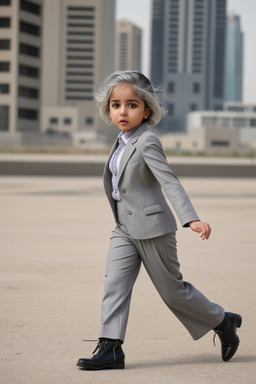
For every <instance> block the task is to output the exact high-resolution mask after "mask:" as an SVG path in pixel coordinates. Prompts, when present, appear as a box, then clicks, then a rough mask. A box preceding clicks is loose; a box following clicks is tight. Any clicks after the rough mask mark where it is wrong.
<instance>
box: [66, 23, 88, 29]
mask: <svg viewBox="0 0 256 384" xmlns="http://www.w3.org/2000/svg"><path fill="white" fill-rule="evenodd" d="M67 26H68V27H71V28H72V27H74V28H93V27H94V24H92V23H87V24H85V23H82V24H79V23H68V24H67Z"/></svg>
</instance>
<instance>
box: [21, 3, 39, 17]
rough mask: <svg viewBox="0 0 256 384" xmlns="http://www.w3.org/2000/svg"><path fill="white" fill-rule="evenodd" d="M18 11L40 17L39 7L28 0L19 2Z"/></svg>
mask: <svg viewBox="0 0 256 384" xmlns="http://www.w3.org/2000/svg"><path fill="white" fill-rule="evenodd" d="M20 9H22V10H23V11H26V12H29V13H33V14H34V15H39V16H40V15H41V6H40V5H38V4H35V3H32V2H31V1H28V0H20Z"/></svg>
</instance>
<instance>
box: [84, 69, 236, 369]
mask: <svg viewBox="0 0 256 384" xmlns="http://www.w3.org/2000/svg"><path fill="white" fill-rule="evenodd" d="M95 98H96V101H97V103H98V106H99V111H100V116H101V118H102V119H103V120H104V121H105V122H106V123H107V124H110V123H111V122H112V123H113V124H114V125H115V126H116V127H118V128H119V129H120V131H121V132H120V134H119V135H118V137H117V140H116V141H115V143H114V145H113V147H112V150H111V152H110V155H109V158H108V161H107V163H106V166H105V170H104V176H103V177H104V187H105V191H106V194H107V197H108V200H109V203H110V206H111V208H112V211H113V215H114V218H115V222H116V226H115V228H114V230H113V233H112V237H111V240H110V246H109V251H108V256H107V265H106V280H105V288H104V296H103V301H102V313H101V328H100V333H99V342H98V345H97V347H96V350H95V351H94V352H93V353H95V352H96V351H97V353H96V354H94V356H93V357H92V358H90V359H79V360H78V363H77V365H78V366H79V367H81V368H83V369H88V370H99V369H122V368H124V366H125V363H124V360H125V356H124V352H123V350H122V347H121V345H122V344H123V341H124V338H125V331H126V326H127V321H128V315H129V308H130V301H131V295H132V289H133V285H134V283H135V280H136V278H137V275H138V273H139V269H140V265H141V262H142V263H143V264H144V267H145V268H146V271H147V272H148V274H149V276H150V278H151V280H152V282H153V284H154V285H155V287H156V289H157V291H158V292H159V294H160V296H161V297H162V299H163V301H164V302H165V303H166V305H167V306H168V307H169V309H170V310H171V311H172V312H173V313H174V315H175V316H176V317H177V318H178V319H179V320H180V321H181V322H182V324H183V325H184V326H185V327H186V328H187V330H188V331H189V333H190V334H191V336H192V337H193V339H194V340H196V339H199V338H200V337H202V336H203V335H205V334H206V333H207V332H209V331H210V330H214V331H215V332H216V333H217V334H218V336H219V337H220V340H221V345H222V359H223V360H224V361H228V360H230V359H231V357H232V356H233V355H234V354H235V352H236V350H237V348H238V345H239V338H238V336H237V334H236V331H237V327H240V326H241V323H242V318H241V316H240V315H238V314H235V313H230V312H224V309H223V308H222V307H221V306H219V305H218V304H215V303H212V302H210V301H209V300H208V299H207V298H206V297H205V296H204V295H203V294H202V293H201V292H199V291H198V290H197V289H196V288H195V287H194V286H193V285H191V284H190V283H188V282H186V281H183V278H182V274H181V272H180V269H179V261H178V257H177V248H176V238H175V235H176V230H177V225H176V221H175V218H174V216H173V213H172V211H171V209H170V207H169V205H168V204H167V202H166V200H165V198H164V195H163V192H162V190H163V191H164V192H165V194H166V196H167V197H168V199H169V200H170V202H171V204H172V206H173V208H174V209H175V211H176V214H177V216H178V218H179V220H180V223H181V225H182V226H183V227H190V229H191V230H192V231H194V232H197V233H199V234H200V236H201V239H202V240H205V239H208V238H209V236H210V233H211V228H210V226H209V224H207V223H204V222H202V221H200V219H199V218H198V216H197V214H196V212H195V210H194V208H193V206H192V204H191V202H190V200H189V198H188V196H187V194H186V192H185V191H184V189H183V187H182V185H181V183H180V182H179V180H178V179H177V177H176V176H175V175H174V174H173V173H172V170H171V168H170V167H169V165H168V163H167V160H166V157H165V155H164V152H163V149H162V146H161V143H160V141H159V139H158V138H157V136H156V135H155V134H154V133H152V132H151V131H150V130H149V126H154V125H156V124H157V123H158V122H159V121H160V120H161V118H162V116H164V114H165V110H164V109H163V108H162V107H161V106H160V104H159V102H158V99H157V95H156V92H155V90H154V88H153V86H152V84H151V82H150V81H149V79H148V78H147V77H145V76H144V75H143V74H141V73H139V72H135V71H120V72H115V73H113V74H111V75H110V76H108V77H107V78H106V79H105V81H104V82H103V84H102V85H101V87H100V89H99V91H98V92H97V93H96V95H95Z"/></svg>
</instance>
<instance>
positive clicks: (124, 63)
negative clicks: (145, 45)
mask: <svg viewBox="0 0 256 384" xmlns="http://www.w3.org/2000/svg"><path fill="white" fill-rule="evenodd" d="M141 45H142V30H141V28H139V27H137V26H136V25H134V24H132V23H131V22H130V21H128V20H125V19H120V20H118V21H117V22H116V45H115V69H116V70H125V69H132V70H134V71H141V50H142V46H141Z"/></svg>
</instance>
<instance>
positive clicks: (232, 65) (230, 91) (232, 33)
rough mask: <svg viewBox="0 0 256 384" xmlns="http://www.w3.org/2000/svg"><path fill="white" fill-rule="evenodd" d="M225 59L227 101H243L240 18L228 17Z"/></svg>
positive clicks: (236, 16)
mask: <svg viewBox="0 0 256 384" xmlns="http://www.w3.org/2000/svg"><path fill="white" fill-rule="evenodd" d="M226 28H227V30H226V58H225V100H226V101H242V85H243V32H242V31H241V23H240V16H238V15H235V14H233V15H229V16H228V17H227V27H226Z"/></svg>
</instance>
